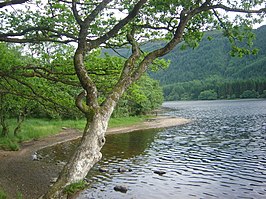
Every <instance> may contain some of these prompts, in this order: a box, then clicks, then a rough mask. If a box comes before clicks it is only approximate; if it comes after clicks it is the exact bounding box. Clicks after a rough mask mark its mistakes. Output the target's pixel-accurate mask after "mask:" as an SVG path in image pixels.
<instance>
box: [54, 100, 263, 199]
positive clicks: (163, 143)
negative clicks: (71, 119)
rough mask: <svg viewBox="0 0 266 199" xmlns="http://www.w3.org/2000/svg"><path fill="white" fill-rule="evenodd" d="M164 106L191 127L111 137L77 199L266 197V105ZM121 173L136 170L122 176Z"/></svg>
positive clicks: (251, 102) (249, 102) (243, 102)
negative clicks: (120, 188)
mask: <svg viewBox="0 0 266 199" xmlns="http://www.w3.org/2000/svg"><path fill="white" fill-rule="evenodd" d="M163 106H164V107H168V108H172V109H173V110H172V111H170V112H169V113H167V114H169V115H173V116H178V117H185V118H189V119H192V120H193V121H192V122H191V123H190V124H186V125H183V126H178V127H173V128H169V129H166V130H161V131H145V132H134V133H127V134H118V135H110V136H108V137H107V143H106V145H105V146H104V148H103V150H102V152H103V159H102V160H101V162H99V163H98V164H97V165H96V166H95V167H94V168H93V170H92V171H91V172H90V173H89V175H88V177H87V178H88V180H89V182H91V188H90V189H88V190H85V191H83V192H82V193H81V194H80V195H79V197H78V198H79V199H85V198H95V199H98V198H108V199H109V198H110V199H111V198H112V199H119V198H126V199H129V198H136V199H138V198H140V199H164V198H166V199H183V198H184V199H187V198H188V199H190V198H221V199H223V198H226V199H227V198H266V100H234V101H191V102H166V103H164V104H163ZM65 148H71V147H69V146H65ZM65 151H67V150H65ZM55 159H56V157H55ZM61 161H63V160H61ZM120 167H125V168H126V169H129V168H130V169H132V171H131V172H129V171H127V172H124V173H119V172H118V171H117V169H118V168H120ZM99 168H106V169H108V171H107V172H105V173H101V172H99V171H98V170H99ZM157 170H161V171H165V172H166V174H164V175H158V174H155V173H154V171H157ZM116 185H124V186H126V187H127V188H128V191H127V193H120V192H116V191H115V190H114V189H113V188H114V186H116Z"/></svg>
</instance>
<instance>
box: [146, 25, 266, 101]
mask: <svg viewBox="0 0 266 199" xmlns="http://www.w3.org/2000/svg"><path fill="white" fill-rule="evenodd" d="M254 33H255V35H256V39H255V40H254V47H255V48H258V49H259V51H258V53H257V54H256V55H247V56H243V57H241V58H240V57H232V56H231V55H230V50H231V48H230V43H229V41H228V40H227V39H226V38H224V37H223V36H222V33H221V32H218V31H217V32H209V33H206V35H205V37H204V38H203V40H202V41H201V42H200V45H199V47H197V48H196V49H191V48H188V49H185V50H181V45H179V46H178V47H177V48H176V49H175V50H174V51H172V52H171V53H169V54H168V55H167V56H165V57H164V58H165V59H169V60H171V64H170V66H169V68H167V69H164V70H160V71H158V72H156V73H150V75H151V76H152V77H153V78H155V79H157V80H160V83H161V85H162V86H163V87H164V95H165V100H189V99H217V98H220V99H224V98H248V97H265V93H266V91H265V92H263V91H264V90H266V26H262V27H260V28H258V29H256V30H254ZM210 36H211V37H212V39H211V40H209V39H208V37H210ZM153 45H163V43H159V42H158V43H156V44H153ZM148 48H151V46H149V47H148V46H145V49H148ZM206 91H207V95H206V96H205V95H204V93H205V94H206ZM245 91H247V92H248V93H249V94H247V92H246V93H244V92H245ZM201 92H203V95H200V94H201ZM204 96H205V97H204Z"/></svg>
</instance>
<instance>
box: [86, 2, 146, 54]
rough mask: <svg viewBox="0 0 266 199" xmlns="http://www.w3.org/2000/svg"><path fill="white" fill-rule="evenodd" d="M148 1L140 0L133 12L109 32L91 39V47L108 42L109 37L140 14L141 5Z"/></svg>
mask: <svg viewBox="0 0 266 199" xmlns="http://www.w3.org/2000/svg"><path fill="white" fill-rule="evenodd" d="M146 2H147V0H140V1H139V2H138V3H137V4H136V5H135V6H134V8H133V9H132V10H131V12H129V14H128V15H127V16H126V17H125V18H124V19H122V20H120V21H119V22H118V23H117V24H116V25H115V26H114V27H113V28H112V29H111V30H110V31H108V32H107V33H105V34H104V35H102V36H101V37H99V38H98V39H96V40H92V41H90V48H91V49H93V48H96V47H98V46H99V45H100V44H102V43H104V42H106V41H107V40H108V39H110V38H111V37H113V36H114V35H116V34H117V33H118V31H119V30H121V28H123V27H124V26H125V25H126V24H128V23H129V22H130V21H131V20H132V19H133V18H134V17H136V16H137V15H138V13H139V10H140V9H141V7H142V6H143V5H144V4H145V3H146Z"/></svg>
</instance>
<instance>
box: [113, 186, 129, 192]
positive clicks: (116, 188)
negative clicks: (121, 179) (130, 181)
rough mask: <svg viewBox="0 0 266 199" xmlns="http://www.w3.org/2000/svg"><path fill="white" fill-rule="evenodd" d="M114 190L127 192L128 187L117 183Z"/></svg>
mask: <svg viewBox="0 0 266 199" xmlns="http://www.w3.org/2000/svg"><path fill="white" fill-rule="evenodd" d="M114 190H115V191H119V192H122V193H126V192H127V190H128V189H127V187H126V186H122V185H116V186H115V187H114Z"/></svg>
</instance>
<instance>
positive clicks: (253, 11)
mask: <svg viewBox="0 0 266 199" xmlns="http://www.w3.org/2000/svg"><path fill="white" fill-rule="evenodd" d="M218 8H220V9H223V10H225V11H230V12H240V13H250V14H252V13H254V14H255V13H257V14H259V13H266V8H261V9H258V10H246V9H242V8H231V7H228V6H225V5H223V4H217V5H210V6H208V10H210V9H218Z"/></svg>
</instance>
